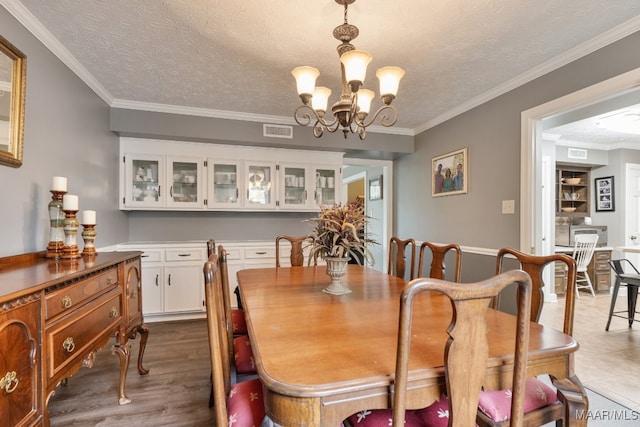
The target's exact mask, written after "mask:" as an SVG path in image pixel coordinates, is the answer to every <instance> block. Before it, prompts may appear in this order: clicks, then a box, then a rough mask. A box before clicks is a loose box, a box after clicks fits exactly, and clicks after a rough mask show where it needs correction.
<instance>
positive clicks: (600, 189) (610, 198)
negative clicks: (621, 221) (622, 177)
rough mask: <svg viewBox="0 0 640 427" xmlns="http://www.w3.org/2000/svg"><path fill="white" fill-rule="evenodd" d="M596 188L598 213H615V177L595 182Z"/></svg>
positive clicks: (598, 179) (597, 179)
mask: <svg viewBox="0 0 640 427" xmlns="http://www.w3.org/2000/svg"><path fill="white" fill-rule="evenodd" d="M594 182H595V185H596V188H595V195H596V212H613V211H615V210H616V201H615V194H614V187H613V177H612V176H605V177H603V178H596V179H595V180H594Z"/></svg>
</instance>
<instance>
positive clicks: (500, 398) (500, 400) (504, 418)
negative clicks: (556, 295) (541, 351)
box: [478, 248, 579, 426]
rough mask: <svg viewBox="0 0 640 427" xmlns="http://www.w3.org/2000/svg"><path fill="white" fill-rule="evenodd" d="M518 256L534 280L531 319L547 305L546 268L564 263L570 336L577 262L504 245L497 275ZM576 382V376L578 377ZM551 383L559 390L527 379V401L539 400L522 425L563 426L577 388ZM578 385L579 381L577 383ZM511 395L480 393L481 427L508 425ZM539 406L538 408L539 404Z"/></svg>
mask: <svg viewBox="0 0 640 427" xmlns="http://www.w3.org/2000/svg"><path fill="white" fill-rule="evenodd" d="M507 257H509V258H515V260H516V261H517V262H518V263H519V266H517V267H516V268H518V267H519V268H520V269H521V270H524V271H525V272H527V274H529V276H530V277H531V283H532V296H531V312H530V314H529V320H531V321H532V322H536V323H537V322H538V321H539V319H540V314H541V313H542V307H543V304H544V290H543V288H544V287H545V286H548V285H546V284H545V282H544V278H543V274H542V273H543V270H544V269H545V267H547V266H548V267H549V268H553V265H552V263H554V262H560V263H562V264H563V265H564V268H565V271H566V274H567V276H566V278H567V290H566V295H565V309H564V323H563V326H562V331H563V332H564V333H565V334H567V335H572V333H573V317H574V305H575V298H576V292H577V291H576V272H577V268H576V261H575V260H574V259H573V258H572V257H570V256H568V255H564V254H552V255H546V256H540V255H529V254H525V253H523V252H520V251H517V250H515V249H511V248H502V249H500V250H499V251H498V255H497V257H496V274H499V273H501V272H502V271H504V260H505V258H507ZM499 298H500V296H499V295H498V296H497V297H496V298H494V300H493V307H494V308H498V305H499ZM575 381H577V379H576V380H575ZM551 382H552V383H553V384H554V385H555V386H556V387H559V388H560V389H562V390H560V393H559V395H558V393H557V392H556V391H554V390H553V389H551V388H550V387H548V386H547V385H546V384H544V383H543V382H541V381H539V380H538V379H536V378H530V379H528V380H527V383H526V386H525V401H527V402H538V403H537V405H531V406H529V407H527V406H526V405H525V417H524V420H523V424H522V425H523V426H539V425H542V424H545V423H548V422H551V421H556V422H557V423H558V424H559V425H562V420H563V419H564V417H565V411H566V407H565V405H564V403H563V402H565V400H566V399H567V398H568V397H567V396H569V397H571V390H572V389H574V388H575V387H577V386H576V385H575V384H573V383H571V382H569V381H566V380H565V381H563V382H557V381H555V380H554V379H553V378H552V379H551ZM578 384H579V383H578ZM507 391H508V390H507ZM536 396H540V397H543V399H542V400H536ZM508 402H509V397H508V396H507V395H506V394H505V390H483V391H482V393H481V394H480V406H479V411H478V424H479V425H480V426H507V425H509V416H508V412H506V411H507V410H508V409H509V408H508ZM536 406H537V407H536Z"/></svg>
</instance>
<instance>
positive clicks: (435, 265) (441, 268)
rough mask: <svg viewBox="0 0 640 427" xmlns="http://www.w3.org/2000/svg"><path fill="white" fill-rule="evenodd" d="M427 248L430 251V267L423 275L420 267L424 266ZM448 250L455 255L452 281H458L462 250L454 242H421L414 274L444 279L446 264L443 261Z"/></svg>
mask: <svg viewBox="0 0 640 427" xmlns="http://www.w3.org/2000/svg"><path fill="white" fill-rule="evenodd" d="M427 248H428V249H429V250H430V251H431V267H430V269H429V275H428V276H424V275H423V274H422V269H423V267H424V261H425V258H426V256H425V252H426V250H427ZM450 251H451V252H453V253H454V254H455V257H456V266H455V269H454V270H453V281H454V282H458V283H459V282H460V270H461V268H462V250H461V249H460V246H459V245H457V244H455V243H451V244H448V245H438V244H436V243H431V242H422V244H421V245H420V256H419V257H418V259H419V261H418V271H417V272H416V276H417V277H430V278H432V279H441V280H445V271H446V265H445V263H444V259H445V257H446V255H447V253H448V252H450Z"/></svg>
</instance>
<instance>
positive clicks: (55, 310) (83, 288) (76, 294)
mask: <svg viewBox="0 0 640 427" xmlns="http://www.w3.org/2000/svg"><path fill="white" fill-rule="evenodd" d="M117 283H118V269H117V268H112V269H110V270H107V271H105V272H104V273H101V274H98V275H96V276H93V277H91V278H89V279H88V280H83V281H81V282H78V283H76V284H74V285H70V286H67V287H65V288H63V289H60V290H57V291H54V292H51V293H50V294H47V296H46V303H45V309H46V312H45V319H50V318H52V317H54V316H56V315H58V314H60V313H62V312H63V311H65V310H71V309H73V308H75V307H77V306H78V305H80V304H82V303H84V301H86V300H87V299H89V298H91V297H93V296H95V295H97V294H98V293H100V292H101V291H104V290H105V289H107V288H109V287H110V286H114V285H116V284H117Z"/></svg>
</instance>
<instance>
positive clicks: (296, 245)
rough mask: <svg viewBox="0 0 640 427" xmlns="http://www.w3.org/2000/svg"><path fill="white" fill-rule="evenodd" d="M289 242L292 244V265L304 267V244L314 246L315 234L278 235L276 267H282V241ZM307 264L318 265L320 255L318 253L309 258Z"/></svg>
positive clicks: (290, 258) (290, 257)
mask: <svg viewBox="0 0 640 427" xmlns="http://www.w3.org/2000/svg"><path fill="white" fill-rule="evenodd" d="M285 241H286V242H288V243H289V245H290V246H291V255H290V256H289V261H290V265H291V267H302V266H303V265H304V245H305V244H306V245H307V246H308V247H312V246H313V241H314V240H313V236H312V235H307V236H298V237H294V236H284V235H282V236H278V237H276V268H279V267H280V246H281V242H285ZM307 265H318V255H317V253H315V254H314V256H312V257H310V258H309V261H308V262H307Z"/></svg>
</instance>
